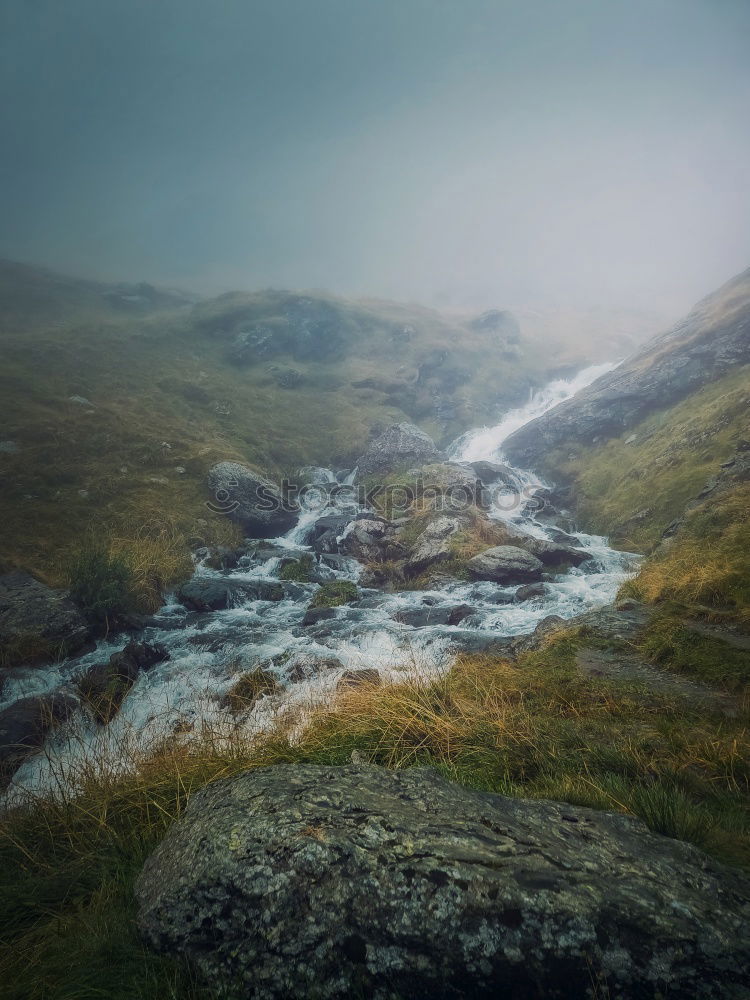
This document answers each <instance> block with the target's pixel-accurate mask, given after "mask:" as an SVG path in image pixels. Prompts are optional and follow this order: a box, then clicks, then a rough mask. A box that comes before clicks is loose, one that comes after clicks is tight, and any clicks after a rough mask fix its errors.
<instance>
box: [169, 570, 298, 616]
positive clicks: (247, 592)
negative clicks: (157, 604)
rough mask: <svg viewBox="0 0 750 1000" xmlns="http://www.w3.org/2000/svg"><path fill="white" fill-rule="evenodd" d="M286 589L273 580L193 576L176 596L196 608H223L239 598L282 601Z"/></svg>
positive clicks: (188, 605) (182, 602) (243, 599)
mask: <svg viewBox="0 0 750 1000" xmlns="http://www.w3.org/2000/svg"><path fill="white" fill-rule="evenodd" d="M283 597H284V588H283V587H282V585H281V584H280V583H276V582H274V581H272V580H253V581H249V580H232V579H231V578H230V577H226V578H221V577H194V578H193V579H192V580H188V581H187V582H186V583H183V584H182V585H181V586H180V587H179V588H178V590H177V599H178V601H179V602H180V603H181V604H184V605H185V607H186V608H190V609H192V610H194V611H222V610H223V609H224V608H230V607H233V606H234V605H235V604H236V603H237V602H238V601H280V600H282V598H283Z"/></svg>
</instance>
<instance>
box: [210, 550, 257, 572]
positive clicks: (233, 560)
mask: <svg viewBox="0 0 750 1000" xmlns="http://www.w3.org/2000/svg"><path fill="white" fill-rule="evenodd" d="M247 554H248V553H247V550H246V549H244V548H241V549H232V548H229V547H228V546H226V545H216V546H215V547H214V548H212V549H208V550H207V551H206V555H205V556H204V561H205V564H206V566H210V567H211V569H236V568H237V566H239V563H240V559H242V558H243V557H244V556H246V555H247Z"/></svg>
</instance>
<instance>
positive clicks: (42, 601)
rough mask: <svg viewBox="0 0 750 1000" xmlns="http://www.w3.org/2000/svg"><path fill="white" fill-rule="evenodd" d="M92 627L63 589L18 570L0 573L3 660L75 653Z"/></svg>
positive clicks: (10, 661) (41, 657) (8, 661)
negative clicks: (47, 584)
mask: <svg viewBox="0 0 750 1000" xmlns="http://www.w3.org/2000/svg"><path fill="white" fill-rule="evenodd" d="M90 635H91V627H90V625H89V624H88V622H87V621H86V619H85V618H84V616H83V614H82V613H81V611H80V610H79V608H77V607H76V605H75V604H74V603H73V602H72V601H71V600H70V598H69V597H68V594H67V592H66V591H64V590H52V588H50V587H47V586H45V585H44V584H43V583H40V582H39V581H38V580H35V579H34V577H33V576H30V575H29V574H28V573H24V572H22V571H21V570H15V571H14V572H12V573H5V574H3V575H2V576H0V655H1V657H2V660H4V661H5V663H8V664H12V663H16V662H20V661H22V660H23V661H26V662H29V661H33V660H40V659H50V658H52V657H53V656H57V655H62V654H67V653H72V652H75V651H76V650H77V649H80V648H81V646H83V645H84V643H85V642H86V641H87V639H88V638H89V636H90Z"/></svg>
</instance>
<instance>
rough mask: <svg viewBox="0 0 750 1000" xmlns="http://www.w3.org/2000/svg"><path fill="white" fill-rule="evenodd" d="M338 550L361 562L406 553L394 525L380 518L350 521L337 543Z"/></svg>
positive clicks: (400, 556) (384, 558) (382, 559)
mask: <svg viewBox="0 0 750 1000" xmlns="http://www.w3.org/2000/svg"><path fill="white" fill-rule="evenodd" d="M339 551H340V552H342V553H343V554H344V555H349V556H354V557H355V558H356V559H361V560H362V561H363V562H389V561H390V560H392V559H402V558H403V557H404V555H405V554H406V550H405V549H404V547H403V546H402V545H401V544H400V542H399V541H398V530H397V528H396V526H395V525H394V524H392V523H391V522H390V521H385V520H383V519H381V518H377V519H376V518H371V519H365V518H361V519H360V520H357V521H352V522H351V523H350V525H349V527H348V528H347V529H346V531H345V533H344V535H343V537H342V539H341V541H340V543H339Z"/></svg>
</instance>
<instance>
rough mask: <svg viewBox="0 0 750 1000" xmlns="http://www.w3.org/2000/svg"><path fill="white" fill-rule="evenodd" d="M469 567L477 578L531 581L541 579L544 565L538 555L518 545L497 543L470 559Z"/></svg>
mask: <svg viewBox="0 0 750 1000" xmlns="http://www.w3.org/2000/svg"><path fill="white" fill-rule="evenodd" d="M467 568H468V570H469V574H470V575H471V576H472V577H473V578H474V579H475V580H493V581H494V582H495V583H525V582H529V583H531V582H534V581H536V580H540V579H541V577H542V570H543V569H544V566H543V565H542V563H541V561H540V560H539V559H537V557H536V556H534V555H532V554H531V553H530V552H527V551H526V550H525V549H519V548H518V547H517V546H516V545H496V546H495V547H494V548H491V549H486V550H485V551H484V552H480V553H479V555H477V556H474V558H473V559H470V560H469V562H468V564H467Z"/></svg>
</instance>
